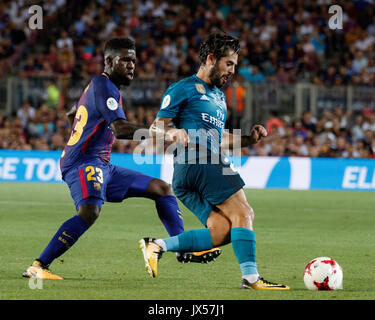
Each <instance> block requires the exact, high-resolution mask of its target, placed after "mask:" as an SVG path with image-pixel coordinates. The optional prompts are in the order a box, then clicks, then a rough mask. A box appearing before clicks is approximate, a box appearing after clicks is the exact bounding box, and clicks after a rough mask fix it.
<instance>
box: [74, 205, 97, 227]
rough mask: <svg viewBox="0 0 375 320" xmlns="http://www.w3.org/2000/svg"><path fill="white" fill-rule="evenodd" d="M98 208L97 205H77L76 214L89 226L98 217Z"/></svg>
mask: <svg viewBox="0 0 375 320" xmlns="http://www.w3.org/2000/svg"><path fill="white" fill-rule="evenodd" d="M99 213H100V208H99V206H97V205H90V204H86V205H82V206H80V207H79V210H78V216H80V217H81V218H82V220H83V221H85V223H86V224H87V225H88V226H89V227H90V226H91V225H92V224H93V223H94V222H95V220H96V219H97V218H98V217H99Z"/></svg>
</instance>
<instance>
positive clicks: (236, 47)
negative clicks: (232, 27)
mask: <svg viewBox="0 0 375 320" xmlns="http://www.w3.org/2000/svg"><path fill="white" fill-rule="evenodd" d="M240 49H241V47H240V41H239V40H238V39H237V38H235V37H232V36H230V35H228V34H225V33H213V34H211V35H210V36H209V37H208V39H207V40H206V41H204V42H202V44H201V46H200V48H199V60H200V63H201V64H203V65H204V64H206V59H207V56H208V55H209V54H210V53H212V54H213V55H214V57H215V58H216V59H217V60H219V59H220V58H222V57H225V56H226V55H227V54H228V51H229V50H233V51H234V52H235V53H237V54H239V53H240Z"/></svg>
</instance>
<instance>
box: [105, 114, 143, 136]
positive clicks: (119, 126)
mask: <svg viewBox="0 0 375 320" xmlns="http://www.w3.org/2000/svg"><path fill="white" fill-rule="evenodd" d="M109 127H110V128H111V130H112V132H113V134H114V135H115V137H116V139H126V140H134V134H135V132H136V131H137V130H142V132H141V134H140V136H142V137H143V138H145V139H147V138H150V136H149V133H148V130H147V129H148V128H146V127H142V126H139V125H137V124H135V123H132V122H129V121H127V120H124V119H116V120H115V121H113V122H111V124H110V125H109Z"/></svg>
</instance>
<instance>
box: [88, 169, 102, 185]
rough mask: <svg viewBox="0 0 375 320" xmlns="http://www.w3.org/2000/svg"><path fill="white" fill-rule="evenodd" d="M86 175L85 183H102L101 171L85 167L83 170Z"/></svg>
mask: <svg viewBox="0 0 375 320" xmlns="http://www.w3.org/2000/svg"><path fill="white" fill-rule="evenodd" d="M85 172H86V173H87V181H98V182H99V183H103V171H102V169H100V168H94V167H93V166H87V167H86V168H85Z"/></svg>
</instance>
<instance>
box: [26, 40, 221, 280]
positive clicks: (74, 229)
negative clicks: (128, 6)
mask: <svg viewBox="0 0 375 320" xmlns="http://www.w3.org/2000/svg"><path fill="white" fill-rule="evenodd" d="M104 60H105V69H104V72H103V73H102V74H101V75H99V76H97V77H95V78H94V79H93V80H92V81H91V82H90V83H89V85H88V86H87V87H86V88H85V90H84V92H83V94H82V96H81V97H80V99H79V101H78V103H77V104H76V106H75V107H73V108H72V110H71V111H70V112H69V113H68V116H69V118H70V121H71V124H72V133H71V136H70V139H69V141H68V142H67V144H66V146H65V149H64V151H63V153H62V155H61V159H60V168H61V173H62V178H63V180H64V181H65V182H66V183H67V184H68V186H69V189H70V193H71V196H72V198H73V200H74V203H75V206H76V210H77V214H76V215H75V216H73V217H72V218H70V219H68V220H67V221H65V222H64V223H63V224H62V225H61V226H60V228H59V229H58V231H57V232H56V234H55V235H54V236H53V238H52V239H51V241H50V242H49V243H48V245H47V247H46V248H45V249H44V251H43V252H42V254H41V255H40V256H39V258H38V259H36V260H35V261H34V263H33V264H32V265H31V266H30V267H29V268H28V269H27V270H26V271H25V272H24V273H23V276H24V277H29V278H30V277H34V278H41V279H59V280H60V279H62V277H60V276H58V275H55V274H52V273H51V272H50V271H49V269H48V266H49V265H50V264H51V263H52V262H53V261H54V260H55V259H56V258H57V257H59V256H61V255H62V254H63V253H64V252H65V251H66V250H68V249H69V248H70V247H71V246H72V245H73V244H74V243H75V242H76V241H77V240H78V238H79V237H80V236H81V235H82V234H83V233H84V232H85V231H87V229H88V228H89V227H90V226H91V225H92V224H93V223H94V222H95V220H96V219H97V218H98V216H99V212H100V210H101V207H102V204H103V203H104V202H106V201H108V202H121V201H123V200H124V199H126V198H129V197H144V198H149V199H152V200H154V201H155V206H156V209H157V212H158V215H159V218H160V220H161V221H162V223H163V224H164V226H165V228H166V229H167V232H168V233H169V235H171V236H172V235H177V234H179V233H181V232H183V231H184V225H183V220H182V217H181V216H180V214H179V213H180V210H179V207H178V204H177V201H176V198H175V197H174V196H173V195H172V191H171V188H170V186H169V185H168V184H167V183H166V182H164V181H162V180H160V179H155V178H153V177H150V176H148V175H145V174H143V173H140V172H137V171H133V170H129V169H126V168H122V167H119V166H114V165H112V164H110V162H109V161H110V154H111V148H112V144H113V141H114V139H115V137H116V138H117V139H133V135H134V133H135V131H136V130H138V129H142V127H139V126H138V125H135V124H133V123H130V122H128V121H126V117H125V114H124V111H123V108H122V99H121V93H120V91H119V88H120V86H121V85H125V86H127V85H129V84H130V82H131V80H132V79H133V77H134V69H135V63H136V54H135V43H134V41H133V40H131V39H129V38H113V39H111V40H109V41H108V42H107V43H106V45H105V48H104ZM146 132H147V130H146ZM169 139H170V140H171V141H173V140H174V139H175V138H174V136H173V134H171V135H170V136H169ZM210 253H211V255H210V256H208V255H199V253H198V254H197V255H196V254H195V253H189V255H188V257H189V258H190V260H192V261H194V262H207V261H208V260H210V259H211V258H212V257H214V256H217V255H218V254H219V253H220V252H219V251H218V250H213V251H212V252H210ZM184 257H186V255H181V256H180V258H179V257H178V259H179V260H180V261H183V259H184Z"/></svg>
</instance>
